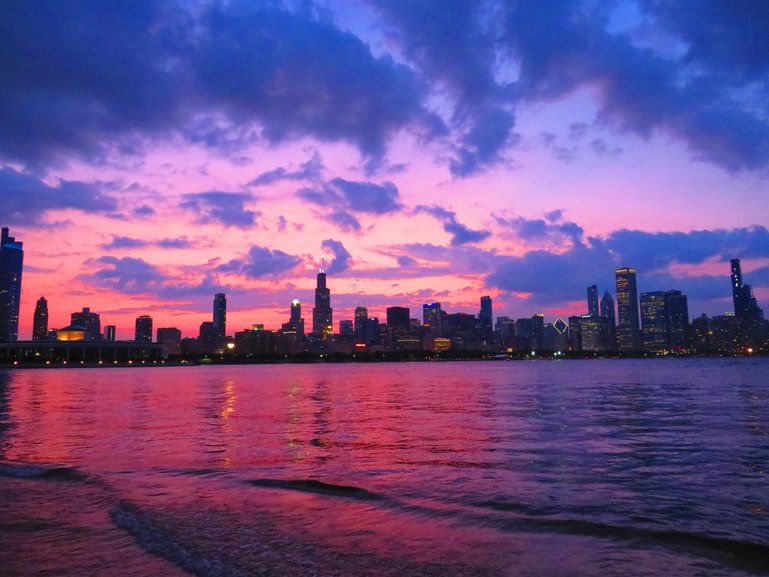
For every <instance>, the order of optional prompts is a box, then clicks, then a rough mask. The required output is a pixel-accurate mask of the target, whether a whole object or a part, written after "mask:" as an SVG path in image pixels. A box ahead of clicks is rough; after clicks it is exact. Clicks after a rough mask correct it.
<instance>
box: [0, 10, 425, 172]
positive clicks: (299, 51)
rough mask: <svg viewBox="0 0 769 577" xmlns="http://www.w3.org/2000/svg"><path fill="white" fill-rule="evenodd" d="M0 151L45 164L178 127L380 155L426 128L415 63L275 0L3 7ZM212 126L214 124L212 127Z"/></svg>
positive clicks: (194, 137) (137, 146)
mask: <svg viewBox="0 0 769 577" xmlns="http://www.w3.org/2000/svg"><path fill="white" fill-rule="evenodd" d="M0 22H1V23H2V24H1V25H0V26H1V28H0V32H1V33H2V36H3V46H2V47H1V48H0V75H1V76H2V77H3V78H4V86H3V91H2V94H0V126H1V127H3V129H2V130H0V155H3V156H5V157H6V158H8V159H12V160H15V161H19V162H22V163H25V164H27V165H30V166H46V165H50V164H51V163H55V162H59V161H61V160H67V159H68V158H70V157H71V156H72V155H75V156H79V157H80V158H85V159H87V160H96V159H98V158H100V157H103V156H104V155H105V154H107V153H109V152H110V151H111V150H120V151H129V152H132V151H133V152H136V151H140V150H141V149H142V147H144V146H145V145H146V143H147V139H152V138H157V137H160V138H165V137H170V136H175V135H179V134H183V135H185V136H187V137H188V138H189V139H190V140H191V141H193V142H198V143H201V144H203V145H210V146H216V147H221V146H223V145H227V144H228V143H235V144H236V145H238V144H239V143H241V142H249V141H250V139H251V138H252V137H251V135H252V134H253V133H254V130H253V129H254V128H258V131H257V134H258V136H259V137H260V138H266V139H267V140H268V141H270V142H273V143H277V142H281V141H284V140H288V139H297V138H302V137H305V136H310V137H314V138H316V139H318V140H320V141H331V142H348V143H350V144H353V145H354V146H356V147H357V148H358V149H359V150H360V151H361V153H362V154H363V155H364V156H365V157H367V158H379V157H383V156H384V154H385V152H386V148H387V141H388V139H389V138H390V137H391V136H392V135H393V134H394V133H396V132H398V131H400V130H402V129H404V128H406V127H409V126H416V125H422V124H427V125H434V124H437V123H439V121H438V120H437V118H436V117H435V116H434V115H432V114H430V113H429V112H427V110H426V109H425V108H424V106H423V104H422V101H423V99H424V97H425V92H424V89H423V87H422V86H421V84H420V83H419V82H418V80H417V77H416V75H415V74H414V72H413V71H412V70H411V69H410V68H409V67H407V66H404V65H401V64H398V63H396V62H395V60H394V59H392V58H391V57H390V56H388V55H384V56H380V57H376V56H374V55H373V54H372V53H371V50H370V49H369V48H368V46H367V45H366V44H365V43H364V42H363V41H362V40H361V39H359V38H357V37H356V36H354V35H353V34H350V33H349V32H345V31H342V30H340V29H339V28H337V27H335V26H334V25H333V24H332V23H331V22H330V21H329V20H328V19H325V18H321V17H317V16H316V15H314V14H313V11H312V10H304V9H299V10H297V11H290V10H286V9H284V8H282V7H281V6H280V4H279V3H256V4H252V3H246V2H228V3H224V2H221V3H220V2H214V3H209V4H208V5H207V6H203V7H202V8H201V7H199V6H197V7H195V9H191V8H190V9H185V8H184V6H183V5H182V4H179V3H175V2H165V1H162V0H159V1H156V2H145V3H142V5H141V6H117V5H114V4H111V3H107V4H105V3H103V2H98V1H96V0H84V1H83V2H77V3H68V2H57V3H54V4H52V5H49V4H47V3H45V2H39V1H35V0H31V1H30V2H22V3H7V2H6V3H2V4H0ZM222 127H223V129H222Z"/></svg>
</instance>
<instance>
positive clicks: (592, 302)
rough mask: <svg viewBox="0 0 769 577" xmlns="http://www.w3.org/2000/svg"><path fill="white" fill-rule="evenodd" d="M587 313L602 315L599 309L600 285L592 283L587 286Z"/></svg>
mask: <svg viewBox="0 0 769 577" xmlns="http://www.w3.org/2000/svg"><path fill="white" fill-rule="evenodd" d="M587 314H589V315H593V316H596V317H597V316H600V315H599V311H598V287H597V286H596V285H594V284H593V285H590V286H589V287H587Z"/></svg>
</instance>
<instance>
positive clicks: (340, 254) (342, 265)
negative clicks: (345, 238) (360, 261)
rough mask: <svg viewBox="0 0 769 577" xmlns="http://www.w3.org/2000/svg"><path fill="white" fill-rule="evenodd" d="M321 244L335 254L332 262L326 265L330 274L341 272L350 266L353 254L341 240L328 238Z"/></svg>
mask: <svg viewBox="0 0 769 577" xmlns="http://www.w3.org/2000/svg"><path fill="white" fill-rule="evenodd" d="M321 246H322V247H323V248H324V249H325V250H327V251H329V252H331V254H332V255H333V258H332V259H331V264H329V265H328V266H327V267H326V272H327V273H328V274H332V275H334V274H341V273H343V272H345V271H346V270H348V269H349V268H350V262H351V260H352V255H351V254H350V252H349V251H348V250H347V249H346V248H345V247H344V245H343V244H342V243H341V242H339V241H338V240H334V239H331V238H328V239H326V240H324V241H323V242H322V243H321Z"/></svg>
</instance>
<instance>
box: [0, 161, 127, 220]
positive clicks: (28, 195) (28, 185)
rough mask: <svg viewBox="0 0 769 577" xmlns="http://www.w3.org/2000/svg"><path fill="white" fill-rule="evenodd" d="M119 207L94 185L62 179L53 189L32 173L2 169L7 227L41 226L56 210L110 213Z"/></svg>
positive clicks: (0, 195)
mask: <svg viewBox="0 0 769 577" xmlns="http://www.w3.org/2000/svg"><path fill="white" fill-rule="evenodd" d="M117 206H118V205H117V201H116V200H115V199H114V198H112V197H111V196H108V195H106V194H104V193H103V192H101V190H100V189H99V187H98V186H97V185H94V184H89V183H85V182H79V181H72V180H61V181H59V183H58V184H57V185H56V186H50V185H48V184H46V183H45V182H43V181H42V180H39V179H37V178H35V177H34V176H31V175H29V174H26V173H23V172H18V171H16V170H14V169H12V168H0V213H2V215H3V221H4V222H5V223H7V224H21V225H25V224H26V225H34V224H40V221H41V217H44V216H45V215H46V213H47V212H49V211H52V210H65V209H74V210H80V211H83V212H95V213H102V214H109V213H111V212H112V211H114V210H116V209H117Z"/></svg>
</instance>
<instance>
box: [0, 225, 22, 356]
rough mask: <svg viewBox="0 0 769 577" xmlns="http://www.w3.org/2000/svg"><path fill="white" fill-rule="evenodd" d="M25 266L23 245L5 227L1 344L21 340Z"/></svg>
mask: <svg viewBox="0 0 769 577" xmlns="http://www.w3.org/2000/svg"><path fill="white" fill-rule="evenodd" d="M23 265H24V247H23V243H21V242H16V239H15V238H14V237H12V236H10V235H9V233H8V228H7V227H3V229H2V237H0V342H3V341H5V342H12V341H16V340H18V338H19V305H20V304H21V273H22V268H23Z"/></svg>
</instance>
